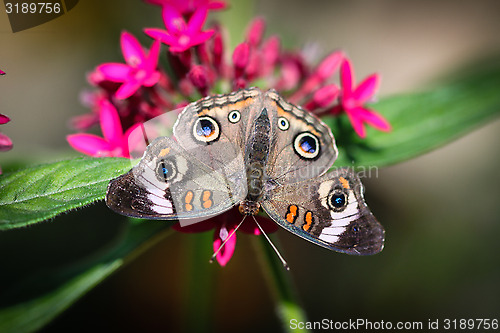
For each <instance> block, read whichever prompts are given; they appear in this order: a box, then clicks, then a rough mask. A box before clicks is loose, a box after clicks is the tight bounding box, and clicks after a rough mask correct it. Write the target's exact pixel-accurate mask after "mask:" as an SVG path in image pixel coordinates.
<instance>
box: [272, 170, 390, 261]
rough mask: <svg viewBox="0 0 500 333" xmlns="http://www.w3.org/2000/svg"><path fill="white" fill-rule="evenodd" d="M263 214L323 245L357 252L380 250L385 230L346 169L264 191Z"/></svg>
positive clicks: (366, 252) (372, 252)
mask: <svg viewBox="0 0 500 333" xmlns="http://www.w3.org/2000/svg"><path fill="white" fill-rule="evenodd" d="M263 208H264V210H265V211H266V213H267V214H268V215H269V216H270V217H271V218H272V219H273V220H274V221H276V222H277V223H278V224H280V225H281V226H282V227H284V228H285V229H287V230H288V231H290V232H292V233H294V234H296V235H298V236H301V237H303V238H305V239H307V240H309V241H311V242H313V243H315V244H318V245H320V246H323V247H325V248H328V249H331V250H335V251H338V252H344V253H348V254H356V255H368V254H375V253H378V252H380V251H381V250H382V248H383V244H384V229H383V227H382V225H381V224H380V223H379V222H378V221H377V220H376V219H375V217H374V216H373V215H372V213H371V212H370V210H369V208H368V206H367V205H366V203H365V201H364V199H363V186H362V184H361V182H360V180H359V178H358V177H357V176H356V175H355V174H354V173H353V172H352V171H350V170H349V169H347V168H345V169H338V170H334V171H331V172H329V173H327V174H325V175H323V176H320V177H317V178H315V179H311V180H309V181H304V182H300V183H295V184H289V185H283V186H278V187H276V188H274V189H273V190H270V191H269V192H268V193H266V198H265V200H264V202H263Z"/></svg>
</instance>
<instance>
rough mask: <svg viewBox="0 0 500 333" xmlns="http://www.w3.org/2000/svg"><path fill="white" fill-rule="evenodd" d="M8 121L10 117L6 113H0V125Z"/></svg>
mask: <svg viewBox="0 0 500 333" xmlns="http://www.w3.org/2000/svg"><path fill="white" fill-rule="evenodd" d="M9 121H10V118H9V117H7V116H6V115H3V114H0V125H3V124H7V123H8V122H9Z"/></svg>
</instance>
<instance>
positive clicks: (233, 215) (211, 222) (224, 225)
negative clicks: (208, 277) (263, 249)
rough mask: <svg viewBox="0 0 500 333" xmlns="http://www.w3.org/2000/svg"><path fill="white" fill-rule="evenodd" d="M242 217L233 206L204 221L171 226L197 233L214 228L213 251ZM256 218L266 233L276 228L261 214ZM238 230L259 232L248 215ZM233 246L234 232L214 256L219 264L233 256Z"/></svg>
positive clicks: (252, 232) (257, 233)
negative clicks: (182, 225)
mask: <svg viewBox="0 0 500 333" xmlns="http://www.w3.org/2000/svg"><path fill="white" fill-rule="evenodd" d="M242 218H243V216H242V215H241V214H240V213H239V211H238V208H233V209H231V210H229V211H227V212H226V213H224V214H222V215H218V216H215V217H212V218H210V219H208V220H206V221H203V222H198V223H195V224H191V225H188V226H185V227H181V226H180V224H175V225H174V226H173V229H175V230H177V231H180V232H185V233H198V232H205V231H208V230H211V229H215V232H214V243H213V250H214V252H215V251H217V250H218V249H219V247H220V246H221V245H222V243H223V242H224V241H225V240H226V238H227V237H229V235H231V233H232V232H233V231H234V229H235V228H236V226H237V225H238V224H239V223H240V222H241V219H242ZM256 219H257V221H258V223H259V224H260V226H261V227H262V229H264V231H265V232H266V233H267V234H268V233H273V232H275V231H276V230H278V226H277V225H276V223H274V222H273V221H271V220H270V219H268V218H266V217H262V216H256ZM238 231H242V232H243V233H246V234H249V235H260V234H261V232H260V230H259V227H258V226H257V225H256V224H255V222H254V220H253V219H252V218H250V217H247V218H246V220H245V221H244V222H243V224H242V225H241V227H240V228H239V229H238ZM235 247H236V234H234V235H232V236H231V238H230V239H229V240H228V241H227V242H226V244H225V245H224V247H223V248H222V250H221V251H220V252H219V253H218V254H217V256H216V259H217V261H218V262H219V264H220V265H221V266H225V265H226V264H227V263H228V262H229V260H230V259H231V257H232V256H233V253H234V249H235Z"/></svg>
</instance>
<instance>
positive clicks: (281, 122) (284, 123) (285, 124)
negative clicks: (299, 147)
mask: <svg viewBox="0 0 500 333" xmlns="http://www.w3.org/2000/svg"><path fill="white" fill-rule="evenodd" d="M278 128H279V129H280V130H282V131H286V130H287V129H289V128H290V122H289V121H288V119H286V118H285V117H279V118H278Z"/></svg>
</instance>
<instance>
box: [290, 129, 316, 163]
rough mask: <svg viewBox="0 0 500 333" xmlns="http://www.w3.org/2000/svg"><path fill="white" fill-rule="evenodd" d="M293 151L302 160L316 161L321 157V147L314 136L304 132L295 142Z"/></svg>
mask: <svg viewBox="0 0 500 333" xmlns="http://www.w3.org/2000/svg"><path fill="white" fill-rule="evenodd" d="M293 150H294V151H295V153H296V154H297V155H299V157H300V158H302V159H306V160H314V159H317V158H318V157H319V156H320V150H321V146H320V144H319V140H318V138H317V137H316V136H315V135H314V134H312V133H310V132H302V133H299V134H298V135H297V136H296V137H295V139H294V140H293Z"/></svg>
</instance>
